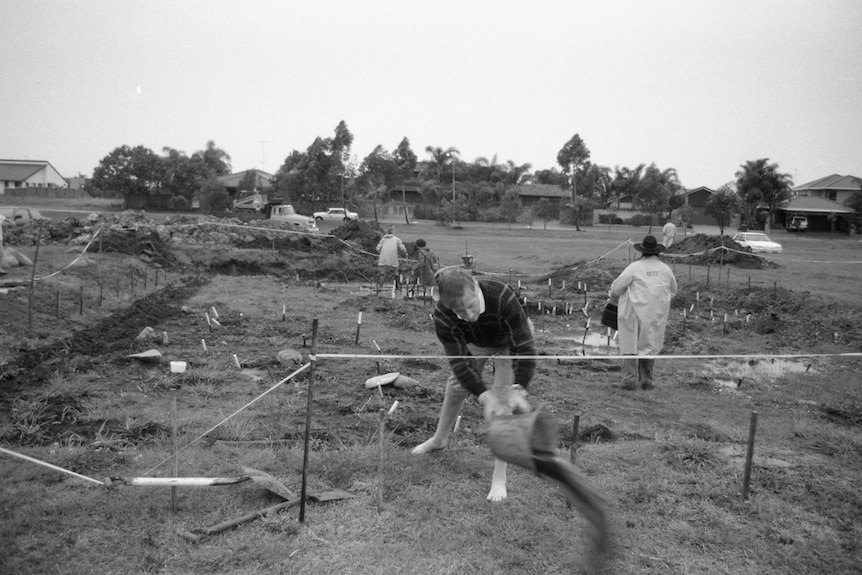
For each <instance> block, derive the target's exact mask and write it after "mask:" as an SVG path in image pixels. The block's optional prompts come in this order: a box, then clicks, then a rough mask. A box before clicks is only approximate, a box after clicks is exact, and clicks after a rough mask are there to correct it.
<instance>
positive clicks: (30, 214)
mask: <svg viewBox="0 0 862 575" xmlns="http://www.w3.org/2000/svg"><path fill="white" fill-rule="evenodd" d="M0 215H3V216H5V217H6V219H7V220H9V221H10V222H13V223H15V224H22V225H23V224H26V223H27V222H37V221H39V220H43V221H46V222H47V221H50V220H51V218H47V217H45V216H43V215H42V214H41V213H39V210H34V209H32V208H0Z"/></svg>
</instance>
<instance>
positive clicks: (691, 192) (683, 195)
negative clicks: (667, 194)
mask: <svg viewBox="0 0 862 575" xmlns="http://www.w3.org/2000/svg"><path fill="white" fill-rule="evenodd" d="M701 190H705V191H707V192H709V193H710V194H714V193H715V190H713V189H711V188H707V187H706V186H698V187H696V188H692V189H690V190H686V191H684V192H683V193H681V194H680V196H682V197H685V196H690V195H692V194H694V193H696V192H699V191H701Z"/></svg>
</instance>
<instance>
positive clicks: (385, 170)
mask: <svg viewBox="0 0 862 575" xmlns="http://www.w3.org/2000/svg"><path fill="white" fill-rule="evenodd" d="M359 171H360V173H361V175H360V182H362V185H363V186H364V187H366V188H367V189H368V190H369V192H368V193H369V196H370V198H371V203H372V207H373V210H374V220H375V221H376V220H377V219H378V216H377V201H378V199H379V196H380V194H381V193H382V192H384V191H385V190H388V189H389V188H391V187H392V185H393V184H394V182H395V180H396V179H397V178H398V176H399V170H398V164H397V162H396V160H395V157H394V156H393V155H392V154H391V153H390V152H389V151H388V150H387V149H386V148H384V147H383V146H382V145H379V144H378V145H377V146H376V147H375V148H374V149H373V150H372V151H371V153H370V154H368V155H367V156H365V158H364V159H363V160H362V163H361V164H360V166H359Z"/></svg>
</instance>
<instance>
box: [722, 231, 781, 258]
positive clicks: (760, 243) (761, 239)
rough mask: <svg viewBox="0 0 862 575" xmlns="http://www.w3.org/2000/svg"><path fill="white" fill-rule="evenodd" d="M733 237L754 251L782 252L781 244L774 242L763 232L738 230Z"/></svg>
mask: <svg viewBox="0 0 862 575" xmlns="http://www.w3.org/2000/svg"><path fill="white" fill-rule="evenodd" d="M731 239H732V240H733V241H735V242H736V243H738V244H739V245H741V246H742V247H744V248H749V249H750V250H751V251H752V252H766V253H770V252H771V253H777V254H780V253H781V244H779V243H778V242H773V241H772V240H771V239H769V236H768V235H766V234H764V233H763V232H738V233H737V234H736V235H734V236H733V238H731Z"/></svg>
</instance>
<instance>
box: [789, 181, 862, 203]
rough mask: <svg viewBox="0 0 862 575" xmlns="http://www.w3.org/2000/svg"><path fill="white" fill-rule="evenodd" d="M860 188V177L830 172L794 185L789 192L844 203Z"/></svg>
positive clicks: (795, 195)
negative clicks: (821, 176)
mask: <svg viewBox="0 0 862 575" xmlns="http://www.w3.org/2000/svg"><path fill="white" fill-rule="evenodd" d="M860 190H862V178H857V177H856V176H839V175H838V174H832V175H831V176H826V177H825V178H820V179H819V180H814V181H813V182H808V183H807V184H802V185H799V186H794V187H793V190H792V191H791V193H792V194H793V197H794V198H797V197H801V196H807V197H809V198H823V199H824V200H831V201H833V202H837V203H839V204H844V202H846V201H847V200H848V199H849V198H850V196H852V195H853V194H854V193H856V192H858V191H860Z"/></svg>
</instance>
